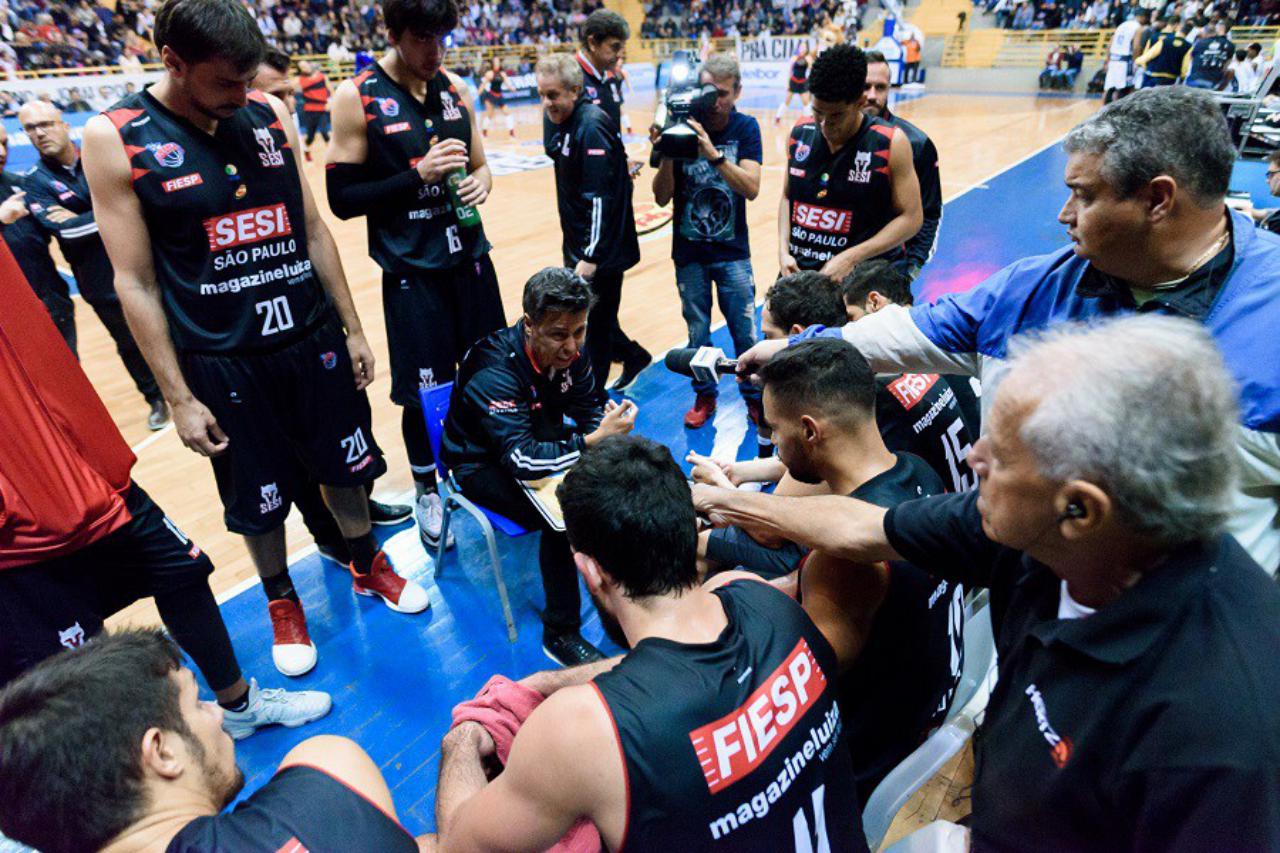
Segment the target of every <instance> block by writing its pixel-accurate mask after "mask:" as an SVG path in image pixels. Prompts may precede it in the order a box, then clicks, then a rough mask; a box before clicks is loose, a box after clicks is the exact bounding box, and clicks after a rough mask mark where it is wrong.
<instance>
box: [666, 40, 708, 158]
mask: <svg viewBox="0 0 1280 853" xmlns="http://www.w3.org/2000/svg"><path fill="white" fill-rule="evenodd" d="M717 97H718V93H717V92H716V87H715V86H712V85H711V84H710V83H707V84H705V85H704V84H700V83H699V82H698V68H697V64H696V63H694V61H693V54H692V53H691V52H690V51H687V50H678V51H676V52H675V54H674V55H673V56H672V60H671V82H670V83H669V84H668V85H667V91H666V92H665V93H664V94H663V97H662V101H661V103H659V104H658V110H657V113H656V115H654V118H653V121H654V124H656V125H657V126H658V127H660V128H662V131H661V133H660V134H659V135H658V141H657V142H655V143H654V145H653V150H654V155H655V158H656V157H657V156H659V155H660V156H662V157H666V158H667V159H669V160H696V159H698V134H697V133H696V132H695V131H694V129H693V128H692V127H690V126H689V121H688V120H689V119H693V120H694V121H696V122H698V123H699V124H705V123H706V120H707V114H708V113H709V112H710V111H711V109H712V108H713V107H714V106H715V104H716V98H717Z"/></svg>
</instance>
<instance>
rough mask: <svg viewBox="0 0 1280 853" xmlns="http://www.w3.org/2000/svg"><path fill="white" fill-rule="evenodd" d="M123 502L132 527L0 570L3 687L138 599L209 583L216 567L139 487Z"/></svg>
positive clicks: (73, 645)
mask: <svg viewBox="0 0 1280 853" xmlns="http://www.w3.org/2000/svg"><path fill="white" fill-rule="evenodd" d="M125 503H126V505H127V506H128V507H129V513H130V515H131V516H132V518H131V519H130V521H129V522H128V523H127V524H125V525H124V526H123V527H121V528H120V529H118V530H115V531H113V532H112V533H110V534H109V535H107V536H105V537H104V538H102V539H99V540H98V541H97V542H94V543H92V544H90V545H87V546H85V547H84V548H81V549H80V550H79V551H76V552H74V553H72V554H66V555H63V556H60V557H54V558H52V559H49V560H44V561H41V562H39V563H32V564H31V565H27V566H19V567H17V568H14V569H5V570H4V571H2V572H0V685H4V684H6V683H7V682H9V681H10V680H12V679H13V678H16V677H17V676H18V675H20V674H21V673H22V672H24V671H26V670H27V669H30V668H31V667H32V666H35V665H36V664H37V663H39V662H40V661H42V660H44V659H45V658H47V657H49V656H50V655H52V654H55V653H56V652H59V651H61V650H62V649H64V648H68V649H73V648H76V647H78V646H82V645H84V643H85V642H86V641H87V640H88V639H89V638H90V637H92V636H94V635H95V634H97V633H98V632H100V631H101V630H102V624H103V621H104V620H105V619H106V618H107V617H109V616H111V615H112V614H113V613H117V612H119V611H120V610H122V609H123V608H125V607H127V606H128V605H130V604H132V603H133V602H135V601H137V600H139V599H142V598H152V597H154V596H156V595H158V594H163V593H165V592H170V591H173V590H178V589H182V588H184V587H186V586H189V585H192V584H205V583H208V578H209V575H210V573H212V572H213V563H212V562H210V561H209V558H208V557H207V556H206V555H205V554H204V552H203V551H201V550H200V548H199V547H197V546H196V545H195V543H193V542H192V541H191V540H190V539H188V538H187V537H186V535H185V534H184V533H183V532H182V531H181V530H179V529H178V527H177V525H175V524H174V523H173V522H172V521H170V520H169V519H168V518H167V517H166V516H165V514H164V512H162V511H161V509H160V507H158V506H156V504H155V502H154V501H152V500H151V498H150V496H148V495H147V493H146V492H144V491H143V490H142V488H141V487H139V486H136V485H131V486H130V487H129V491H128V492H127V493H126V494H125Z"/></svg>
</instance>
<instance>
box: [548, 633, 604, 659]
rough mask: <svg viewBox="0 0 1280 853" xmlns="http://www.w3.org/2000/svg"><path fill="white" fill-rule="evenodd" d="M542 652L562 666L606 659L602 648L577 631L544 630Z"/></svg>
mask: <svg viewBox="0 0 1280 853" xmlns="http://www.w3.org/2000/svg"><path fill="white" fill-rule="evenodd" d="M542 652H543V654H545V655H546V656H547V657H549V658H551V659H552V660H553V661H555V662H556V663H558V664H560V665H561V666H579V665H581V664H584V663H595V662H596V661H598V660H604V655H603V654H602V653H601V652H600V650H599V649H597V648H596V647H595V646H593V645H591V644H590V643H588V642H587V641H586V640H584V639H583V638H582V635H581V634H579V633H578V632H577V631H566V632H564V633H563V634H552V633H551V632H549V631H543V632H542Z"/></svg>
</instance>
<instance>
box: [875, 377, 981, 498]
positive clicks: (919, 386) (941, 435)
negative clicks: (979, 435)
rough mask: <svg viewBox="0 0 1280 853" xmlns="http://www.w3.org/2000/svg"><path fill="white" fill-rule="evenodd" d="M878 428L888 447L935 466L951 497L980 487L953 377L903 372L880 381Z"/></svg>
mask: <svg viewBox="0 0 1280 853" xmlns="http://www.w3.org/2000/svg"><path fill="white" fill-rule="evenodd" d="M876 425H877V426H878V427H879V428H880V435H881V437H882V438H883V439H884V443H885V446H886V447H888V448H889V449H890V450H892V451H894V452H895V453H913V454H915V455H916V456H919V457H920V458H921V459H923V460H924V461H925V462H927V463H928V464H929V467H930V468H932V469H933V470H934V472H936V473H937V475H938V476H939V477H940V478H941V479H942V482H943V485H945V486H946V490H947V491H948V492H963V491H966V490H968V489H972V488H976V487H977V485H978V478H977V476H976V475H975V474H974V473H973V469H972V468H970V467H969V461H968V457H969V450H970V447H971V435H970V432H969V429H968V427H967V426H966V424H965V420H964V414H963V409H962V408H961V406H960V400H959V398H958V397H957V395H956V393H955V391H954V390H953V389H952V386H951V383H950V382H948V381H947V377H945V376H939V375H938V374H936V373H903V374H901V375H898V376H892V375H890V376H877V377H876Z"/></svg>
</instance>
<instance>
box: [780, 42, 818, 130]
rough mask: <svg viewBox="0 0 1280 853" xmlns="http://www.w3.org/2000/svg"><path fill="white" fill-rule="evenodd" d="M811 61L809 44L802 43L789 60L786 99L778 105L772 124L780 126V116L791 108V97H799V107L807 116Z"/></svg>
mask: <svg viewBox="0 0 1280 853" xmlns="http://www.w3.org/2000/svg"><path fill="white" fill-rule="evenodd" d="M811 59H812V54H811V53H810V51H809V43H808V42H807V41H806V42H802V43H801V44H800V50H798V51H797V52H796V56H795V59H792V60H791V76H790V77H789V78H788V79H787V97H786V100H784V101H783V102H782V103H781V104H779V105H778V111H777V112H776V113H774V114H773V123H774V124H782V115H783V113H785V112H786V111H787V110H788V109H790V108H791V98H792V96H793V95H799V96H800V106H801V107H802V110H803V112H804V114H805V115H808V114H809V62H810V60H811Z"/></svg>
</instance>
